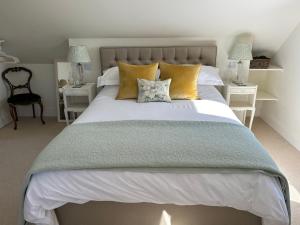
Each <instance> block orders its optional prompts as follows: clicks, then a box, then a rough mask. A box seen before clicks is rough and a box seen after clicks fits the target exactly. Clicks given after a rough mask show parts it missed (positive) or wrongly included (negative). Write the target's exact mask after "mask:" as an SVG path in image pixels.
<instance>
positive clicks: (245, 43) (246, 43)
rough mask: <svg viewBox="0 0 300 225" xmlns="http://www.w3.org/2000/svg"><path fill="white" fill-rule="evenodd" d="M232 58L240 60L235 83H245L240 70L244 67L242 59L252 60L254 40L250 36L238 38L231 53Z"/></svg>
mask: <svg viewBox="0 0 300 225" xmlns="http://www.w3.org/2000/svg"><path fill="white" fill-rule="evenodd" d="M229 59H230V60H237V61H238V68H237V79H236V80H234V81H233V83H235V84H237V85H243V81H242V80H241V78H240V72H241V70H242V67H243V62H242V60H252V59H253V58H252V41H251V40H250V38H241V39H238V40H237V41H236V42H235V43H234V45H233V47H232V48H231V51H230V53H229Z"/></svg>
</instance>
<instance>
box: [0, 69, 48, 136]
mask: <svg viewBox="0 0 300 225" xmlns="http://www.w3.org/2000/svg"><path fill="white" fill-rule="evenodd" d="M22 71H23V72H26V73H27V74H28V77H27V81H26V83H25V84H21V85H14V84H12V83H11V81H10V80H9V79H8V78H7V77H8V74H9V73H19V72H22ZM20 74H21V73H20ZM22 74H24V73H22ZM2 78H3V80H4V81H5V82H6V83H7V84H8V86H9V88H10V96H9V98H8V99H7V103H8V105H9V109H10V115H11V117H12V119H13V121H14V129H15V130H16V129H17V121H18V114H17V109H16V106H17V105H32V113H33V118H35V108H34V104H39V106H40V109H41V114H40V118H41V121H42V123H43V124H45V121H44V119H43V108H44V107H43V103H42V99H41V96H39V95H37V94H34V93H32V91H31V88H30V81H31V78H32V72H31V70H29V69H27V68H25V67H13V68H8V69H6V70H4V71H3V72H2ZM16 89H27V90H28V93H21V94H15V90H16Z"/></svg>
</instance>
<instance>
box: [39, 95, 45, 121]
mask: <svg viewBox="0 0 300 225" xmlns="http://www.w3.org/2000/svg"><path fill="white" fill-rule="evenodd" d="M39 105H40V109H41V121H42V124H45V121H44V119H43V113H44V106H43V103H42V102H41V101H40V102H39Z"/></svg>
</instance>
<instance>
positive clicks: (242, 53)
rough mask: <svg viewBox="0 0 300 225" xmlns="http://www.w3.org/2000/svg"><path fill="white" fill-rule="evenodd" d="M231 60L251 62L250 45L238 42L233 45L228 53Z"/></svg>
mask: <svg viewBox="0 0 300 225" xmlns="http://www.w3.org/2000/svg"><path fill="white" fill-rule="evenodd" d="M229 59H231V60H252V59H253V58H252V44H250V43H243V42H238V43H235V44H234V45H233V47H232V49H231V51H230V53H229Z"/></svg>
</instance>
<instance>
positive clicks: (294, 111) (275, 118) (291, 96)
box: [261, 24, 300, 150]
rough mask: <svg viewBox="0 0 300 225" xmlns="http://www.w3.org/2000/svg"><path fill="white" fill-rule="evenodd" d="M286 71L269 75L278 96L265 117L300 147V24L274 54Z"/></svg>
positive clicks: (266, 108) (265, 110) (264, 110)
mask: <svg viewBox="0 0 300 225" xmlns="http://www.w3.org/2000/svg"><path fill="white" fill-rule="evenodd" d="M274 61H275V63H277V64H278V65H280V66H282V67H283V68H284V73H283V74H280V73H275V74H274V75H273V76H272V75H271V76H269V77H268V80H267V82H266V84H267V86H268V89H269V90H272V92H273V93H274V94H275V96H277V97H278V102H276V103H267V102H266V103H265V104H264V106H263V108H262V110H261V117H262V118H263V120H265V121H266V122H267V123H268V124H269V125H271V126H272V127H273V128H274V129H275V130H277V131H278V132H279V133H280V134H281V135H282V136H283V137H284V138H285V139H286V140H287V141H289V142H290V143H291V144H292V145H294V146H295V147H296V148H297V149H299V150H300V24H299V25H298V26H297V28H296V29H295V30H294V32H293V33H292V34H291V36H290V37H289V38H288V39H287V40H286V42H285V43H284V44H283V45H282V46H281V48H280V50H279V51H278V52H277V54H276V55H275V57H274Z"/></svg>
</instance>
